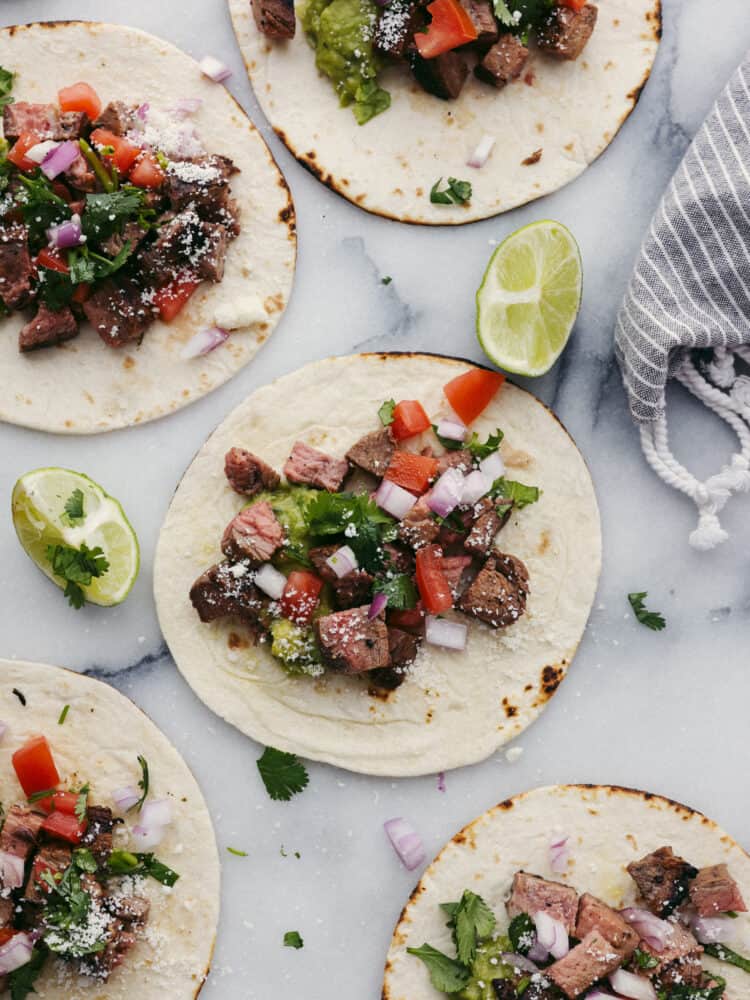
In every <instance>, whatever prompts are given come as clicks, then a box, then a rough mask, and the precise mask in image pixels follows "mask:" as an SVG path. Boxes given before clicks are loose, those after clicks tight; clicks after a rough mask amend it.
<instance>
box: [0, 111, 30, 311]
mask: <svg viewBox="0 0 750 1000" xmlns="http://www.w3.org/2000/svg"><path fill="white" fill-rule="evenodd" d="M8 107H12V105H8ZM6 110H7V108H6ZM32 273H33V271H32V267H31V257H30V255H29V231H28V229H27V228H26V226H23V225H21V223H13V224H11V225H9V226H0V299H2V300H3V303H4V304H5V305H6V306H7V307H8V309H18V308H20V307H21V306H24V305H26V303H27V302H28V300H29V295H30V293H31V276H32Z"/></svg>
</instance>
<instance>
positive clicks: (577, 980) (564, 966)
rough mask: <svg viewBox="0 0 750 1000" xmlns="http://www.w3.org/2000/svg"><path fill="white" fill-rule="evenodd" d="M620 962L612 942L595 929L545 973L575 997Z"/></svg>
mask: <svg viewBox="0 0 750 1000" xmlns="http://www.w3.org/2000/svg"><path fill="white" fill-rule="evenodd" d="M621 964H622V957H621V956H620V954H619V953H618V952H617V951H615V949H614V948H613V947H612V945H611V944H610V943H609V941H607V939H606V938H604V937H602V935H601V934H600V933H599V931H598V930H592V931H589V933H588V934H587V935H586V937H585V938H584V939H583V941H581V943H580V944H577V945H576V946H575V948H571V950H570V951H569V952H568V954H567V955H566V956H565V957H564V958H561V959H559V960H558V961H557V962H555V963H554V964H553V965H551V966H550V967H549V968H548V969H545V970H544V975H545V976H547V978H548V979H551V980H552V982H553V983H554V984H555V985H556V986H557V987H559V988H560V989H561V990H562V991H563V993H564V994H565V995H566V996H567V997H570V998H571V1000H572V998H574V997H577V996H580V995H581V993H583V992H584V991H585V990H587V989H588V988H589V986H591V985H592V984H593V983H595V982H596V981H597V979H601V978H602V977H603V976H607V975H609V973H610V972H614V971H615V969H617V968H619V967H620V965H621Z"/></svg>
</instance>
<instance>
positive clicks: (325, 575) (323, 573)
mask: <svg viewBox="0 0 750 1000" xmlns="http://www.w3.org/2000/svg"><path fill="white" fill-rule="evenodd" d="M340 547H341V546H339V545H320V546H318V548H315V549H310V551H309V552H308V553H307V555H308V558H309V560H310V562H311V563H312V564H313V569H314V570H315V572H316V574H317V575H318V576H319V577H320V578H321V579H322V580H325V581H326V583H333V582H334V581H335V580H337V579H338V577H337V576H336V573H335V572H334V570H333V569H332V568H331V567H330V566H329V565H328V562H327V560H328V559H330V557H331V556H332V555H333V553H334V552H336V551H338V549H339V548H340Z"/></svg>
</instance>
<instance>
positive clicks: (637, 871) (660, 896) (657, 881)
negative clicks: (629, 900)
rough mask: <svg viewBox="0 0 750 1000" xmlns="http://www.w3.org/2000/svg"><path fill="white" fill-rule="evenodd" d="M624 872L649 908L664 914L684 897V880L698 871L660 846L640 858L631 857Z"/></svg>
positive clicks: (686, 885) (661, 915) (692, 876)
mask: <svg viewBox="0 0 750 1000" xmlns="http://www.w3.org/2000/svg"><path fill="white" fill-rule="evenodd" d="M628 873H629V874H630V876H631V878H632V879H633V881H634V882H635V884H636V885H637V886H638V892H639V893H640V894H641V898H642V899H643V901H644V903H645V904H646V906H647V907H648V908H649V910H651V912H652V913H656V914H657V916H660V917H666V916H668V915H669V914H670V913H671V912H672V910H674V909H675V907H677V906H679V905H680V903H681V902H682V901H683V900H684V899H686V898H687V895H688V880H689V879H691V878H695V876H696V875H697V874H698V871H697V869H696V868H694V867H693V866H692V865H691V864H689V863H688V862H687V861H685V859H684V858H681V857H679V856H678V855H676V854H674V853H673V852H672V848H671V847H660V848H659V849H658V850H657V851H653V852H652V853H651V854H647V855H646V857H645V858H641V860H640V861H631V862H630V864H629V865H628Z"/></svg>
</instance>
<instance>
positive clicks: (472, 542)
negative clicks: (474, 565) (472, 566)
mask: <svg viewBox="0 0 750 1000" xmlns="http://www.w3.org/2000/svg"><path fill="white" fill-rule="evenodd" d="M502 506H503V503H502V501H500V502H498V501H497V500H493V499H492V497H482V499H481V500H480V501H479V502H478V503H477V504H475V505H474V508H473V511H472V514H473V518H474V523H473V524H472V527H471V531H470V532H469V534H468V535H467V537H466V539H465V541H464V548H465V549H466V550H467V552H471V553H473V554H474V555H476V556H486V555H488V553H489V551H490V549H491V548H492V546H493V545H494V543H495V538H496V537H497V533H498V531H500V529H501V528H502V527H503V525H504V524H505V523H506V521H507V520H508V518H509V517H510V512H511V507H506V508H505V510H503V512H502V514H501V513H499V511H498V507H500V508H502Z"/></svg>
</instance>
